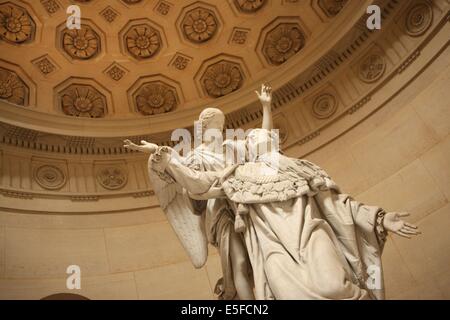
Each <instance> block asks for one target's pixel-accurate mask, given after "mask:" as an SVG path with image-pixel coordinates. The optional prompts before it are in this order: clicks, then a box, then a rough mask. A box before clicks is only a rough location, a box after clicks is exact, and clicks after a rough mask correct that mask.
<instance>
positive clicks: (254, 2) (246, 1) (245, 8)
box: [234, 0, 267, 13]
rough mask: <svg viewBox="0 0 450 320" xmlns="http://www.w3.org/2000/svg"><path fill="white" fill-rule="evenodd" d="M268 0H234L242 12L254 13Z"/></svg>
mask: <svg viewBox="0 0 450 320" xmlns="http://www.w3.org/2000/svg"><path fill="white" fill-rule="evenodd" d="M266 2H267V1H266V0H234V4H235V5H236V7H237V8H238V9H239V10H241V11H242V12H246V13H253V12H256V11H258V10H259V9H261V8H262V7H263V6H264V5H265V4H266Z"/></svg>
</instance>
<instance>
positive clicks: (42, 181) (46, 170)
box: [34, 165, 66, 190]
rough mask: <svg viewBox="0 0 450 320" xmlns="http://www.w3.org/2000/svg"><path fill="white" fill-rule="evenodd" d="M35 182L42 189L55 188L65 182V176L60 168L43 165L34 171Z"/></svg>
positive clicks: (58, 187) (59, 187)
mask: <svg viewBox="0 0 450 320" xmlns="http://www.w3.org/2000/svg"><path fill="white" fill-rule="evenodd" d="M34 178H35V180H36V182H37V183H38V184H39V185H40V186H41V187H42V188H44V189H48V190H57V189H61V188H62V187H63V186H64V185H65V184H66V176H65V175H64V173H63V172H62V170H61V169H59V168H57V167H55V166H51V165H43V166H40V167H39V168H37V169H36V171H35V173H34Z"/></svg>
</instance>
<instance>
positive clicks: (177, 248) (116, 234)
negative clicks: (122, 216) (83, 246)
mask: <svg viewBox="0 0 450 320" xmlns="http://www.w3.org/2000/svg"><path fill="white" fill-rule="evenodd" d="M105 239H106V247H107V250H108V259H109V262H110V266H111V271H112V272H123V271H130V270H139V269H144V268H152V267H157V266H161V265H166V264H170V263H176V262H181V261H186V260H187V259H188V257H187V255H186V253H185V252H184V249H183V248H182V247H181V244H180V243H179V241H178V239H177V238H176V235H175V234H174V232H173V231H172V229H171V227H170V225H169V224H168V223H167V222H158V223H152V224H145V225H140V226H131V227H122V228H107V229H105Z"/></svg>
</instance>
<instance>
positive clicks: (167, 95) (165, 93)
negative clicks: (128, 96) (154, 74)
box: [135, 82, 178, 116]
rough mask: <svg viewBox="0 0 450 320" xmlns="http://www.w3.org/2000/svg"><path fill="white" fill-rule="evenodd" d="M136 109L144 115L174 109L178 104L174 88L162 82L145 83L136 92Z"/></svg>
mask: <svg viewBox="0 0 450 320" xmlns="http://www.w3.org/2000/svg"><path fill="white" fill-rule="evenodd" d="M135 104H136V109H137V110H138V111H139V112H140V113H141V114H143V115H146V116H147V115H153V114H160V113H165V112H169V111H172V110H174V109H175V108H176V106H177V104H178V95H177V92H176V91H175V89H174V88H172V87H171V86H169V85H167V84H165V83H162V82H149V83H144V84H143V85H142V86H141V87H140V88H139V89H138V90H137V91H136V94H135Z"/></svg>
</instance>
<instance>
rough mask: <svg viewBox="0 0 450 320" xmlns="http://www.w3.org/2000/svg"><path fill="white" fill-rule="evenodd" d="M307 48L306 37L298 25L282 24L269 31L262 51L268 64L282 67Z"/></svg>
mask: <svg viewBox="0 0 450 320" xmlns="http://www.w3.org/2000/svg"><path fill="white" fill-rule="evenodd" d="M304 46H305V36H304V35H303V32H302V30H301V28H300V26H299V25H298V24H296V23H281V24H279V25H278V26H276V27H275V28H274V29H273V30H271V31H269V32H268V33H267V35H266V38H265V40H264V43H263V47H262V51H263V54H264V56H265V57H266V59H267V62H269V63H270V64H273V65H280V64H282V63H284V62H286V61H287V60H288V59H289V58H291V57H292V56H293V55H294V54H296V53H297V52H299V51H300V50H301V49H302V48H303V47H304Z"/></svg>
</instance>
